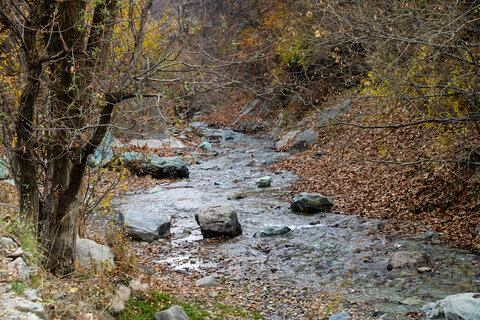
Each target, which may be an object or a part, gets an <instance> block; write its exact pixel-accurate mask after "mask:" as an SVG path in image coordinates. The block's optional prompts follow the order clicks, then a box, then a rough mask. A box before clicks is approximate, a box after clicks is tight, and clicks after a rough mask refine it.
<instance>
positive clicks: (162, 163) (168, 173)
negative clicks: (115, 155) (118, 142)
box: [119, 152, 189, 179]
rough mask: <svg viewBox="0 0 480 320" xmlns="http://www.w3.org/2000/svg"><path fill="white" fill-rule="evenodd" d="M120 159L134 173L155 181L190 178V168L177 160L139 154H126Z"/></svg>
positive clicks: (120, 156)
mask: <svg viewBox="0 0 480 320" xmlns="http://www.w3.org/2000/svg"><path fill="white" fill-rule="evenodd" d="M119 159H122V160H123V163H124V164H125V166H126V167H127V168H129V169H130V170H131V171H132V172H134V173H135V174H138V175H145V174H149V175H151V176H152V177H153V178H155V179H164V178H167V179H168V178H188V176H189V172H188V168H187V166H186V165H185V163H183V162H182V161H180V160H178V159H177V158H167V157H159V156H157V155H144V154H141V153H139V152H124V153H122V154H120V155H119Z"/></svg>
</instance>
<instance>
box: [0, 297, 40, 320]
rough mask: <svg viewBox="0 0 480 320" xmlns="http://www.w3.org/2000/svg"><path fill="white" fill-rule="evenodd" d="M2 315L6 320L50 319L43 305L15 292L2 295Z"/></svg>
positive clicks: (0, 313)
mask: <svg viewBox="0 0 480 320" xmlns="http://www.w3.org/2000/svg"><path fill="white" fill-rule="evenodd" d="M0 310H1V311H0V315H1V317H2V319H5V320H20V319H21V320H39V319H43V320H45V319H48V316H47V313H46V312H45V308H44V307H43V305H41V304H38V303H35V302H32V301H29V300H27V299H25V298H21V297H19V296H17V295H16V294H15V293H14V292H9V293H6V294H3V295H2V296H1V297H0Z"/></svg>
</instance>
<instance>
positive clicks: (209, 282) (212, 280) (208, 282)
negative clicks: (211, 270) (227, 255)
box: [195, 275, 217, 288]
mask: <svg viewBox="0 0 480 320" xmlns="http://www.w3.org/2000/svg"><path fill="white" fill-rule="evenodd" d="M195 285H196V286H197V287H207V288H211V287H215V286H216V285H217V279H216V277H215V275H210V276H206V277H204V278H201V279H198V280H197V281H196V282H195Z"/></svg>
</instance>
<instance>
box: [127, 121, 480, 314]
mask: <svg viewBox="0 0 480 320" xmlns="http://www.w3.org/2000/svg"><path fill="white" fill-rule="evenodd" d="M196 126H197V127H198V128H199V129H200V130H201V131H202V132H203V133H204V134H205V138H207V137H208V138H209V139H210V141H213V143H212V144H213V151H212V152H206V153H205V154H193V157H195V159H192V162H193V163H194V164H192V165H190V166H189V169H190V178H189V179H186V180H183V181H180V182H175V183H171V184H162V185H159V186H157V187H156V188H154V189H153V190H151V191H150V192H146V193H142V194H134V195H129V196H126V197H123V200H122V203H123V204H122V205H121V209H122V210H138V211H142V212H148V213H149V214H152V215H157V214H158V215H165V214H168V215H171V216H172V229H171V232H172V234H174V235H173V237H172V238H171V239H169V240H162V241H171V243H170V244H171V245H172V248H174V249H173V251H172V255H171V256H170V257H168V258H165V257H162V256H159V257H155V259H156V262H158V263H162V264H169V265H170V266H171V267H172V268H174V269H176V270H179V271H182V272H191V271H192V270H197V271H200V272H201V273H203V274H205V275H207V274H209V273H212V272H216V273H218V274H221V275H222V276H223V277H226V278H229V279H230V280H233V281H237V280H238V281H242V280H248V281H259V280H260V279H261V280H262V281H268V282H270V283H272V284H274V285H275V286H282V287H285V288H293V287H295V288H301V289H302V290H308V291H311V292H321V291H329V290H330V291H341V292H342V294H343V295H344V296H345V298H346V299H347V300H348V301H352V302H355V301H357V302H362V303H366V305H368V306H369V307H371V309H372V310H376V316H377V318H382V319H394V318H400V319H402V318H404V317H406V313H411V312H417V311H419V310H420V309H421V307H422V305H423V304H424V303H426V302H430V301H434V300H438V299H442V298H444V297H445V296H447V295H451V294H456V293H462V292H474V291H476V292H479V291H480V269H479V266H480V257H479V256H477V255H474V254H472V253H469V252H467V251H462V250H457V249H452V248H449V247H446V246H444V245H441V244H439V243H435V241H432V240H428V239H423V240H422V239H402V240H395V239H390V238H388V237H386V236H384V235H382V234H381V233H380V232H378V230H379V229H380V228H381V227H382V224H383V222H382V221H379V220H367V219H364V218H359V217H356V216H347V215H342V214H335V213H329V214H316V215H298V214H294V213H292V212H291V210H290V203H288V202H286V201H284V200H282V195H284V194H285V193H286V192H288V188H289V187H290V186H291V185H292V184H293V183H295V181H296V179H298V177H296V176H295V175H294V174H293V173H291V172H280V173H277V174H273V173H271V172H268V171H266V166H267V165H268V164H270V163H273V162H275V161H277V160H278V159H281V158H283V157H288V156H289V155H288V154H286V153H279V152H275V150H274V143H273V141H270V140H268V139H266V138H259V137H254V136H249V135H244V134H240V133H236V132H232V131H229V130H221V129H211V128H208V127H207V126H206V125H203V124H196ZM214 154H216V155H214ZM252 160H256V161H258V164H259V165H258V166H247V164H249V163H250V162H251V161H252ZM265 175H270V176H271V177H272V179H273V183H272V186H271V187H270V188H264V189H260V188H258V187H256V185H255V182H256V180H257V179H258V178H260V177H263V176H265ZM238 193H244V195H245V198H243V199H238V200H227V196H230V195H233V194H238ZM211 202H217V203H218V202H221V203H224V202H229V203H231V204H233V206H234V207H235V208H236V210H237V213H238V217H239V220H240V223H241V224H242V227H243V235H242V236H239V237H237V238H235V239H233V240H225V241H213V242H212V241H204V240H202V236H201V234H200V229H199V227H198V225H197V224H196V222H195V219H194V213H195V211H196V209H197V208H198V207H199V206H200V205H202V204H205V203H211ZM270 226H280V227H282V226H288V227H289V228H291V229H292V231H291V232H290V233H288V234H286V235H283V236H274V237H265V238H255V237H253V235H254V234H255V233H256V232H258V231H262V230H264V229H265V228H267V227H270ZM175 248H177V249H175ZM399 250H413V251H420V252H423V253H425V254H426V255H427V256H428V257H429V258H430V260H431V262H432V271H431V272H427V273H425V274H420V273H419V272H417V270H415V269H413V270H412V269H398V270H391V271H389V270H387V264H388V260H389V259H390V257H391V256H392V254H393V253H394V252H395V251H399ZM200 251H202V252H208V254H207V255H199V252H200ZM283 317H284V318H288V316H287V317H285V315H284V316H283ZM273 318H275V319H278V317H275V316H274V315H272V319H273Z"/></svg>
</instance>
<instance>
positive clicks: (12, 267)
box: [7, 258, 30, 283]
mask: <svg viewBox="0 0 480 320" xmlns="http://www.w3.org/2000/svg"><path fill="white" fill-rule="evenodd" d="M7 269H8V273H9V274H11V275H13V277H14V278H15V279H19V280H22V281H25V282H27V283H30V272H29V270H28V266H27V264H26V263H25V261H23V259H22V258H17V259H15V260H13V261H12V262H10V263H9V264H8V266H7Z"/></svg>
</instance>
